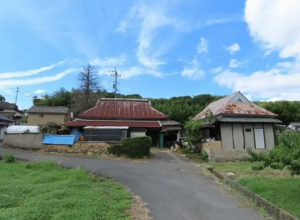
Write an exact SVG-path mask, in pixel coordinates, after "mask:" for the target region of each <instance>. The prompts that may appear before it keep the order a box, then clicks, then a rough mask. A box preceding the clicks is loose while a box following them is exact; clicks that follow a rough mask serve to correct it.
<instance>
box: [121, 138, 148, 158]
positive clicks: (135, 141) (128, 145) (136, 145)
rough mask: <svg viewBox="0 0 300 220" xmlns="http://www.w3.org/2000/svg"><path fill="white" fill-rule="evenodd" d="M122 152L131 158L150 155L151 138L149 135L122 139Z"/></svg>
mask: <svg viewBox="0 0 300 220" xmlns="http://www.w3.org/2000/svg"><path fill="white" fill-rule="evenodd" d="M122 145H123V150H124V154H125V155H126V156H128V157H131V158H142V157H145V156H149V155H150V147H151V145H152V140H151V138H150V137H148V136H146V137H134V138H127V139H124V140H123V141H122Z"/></svg>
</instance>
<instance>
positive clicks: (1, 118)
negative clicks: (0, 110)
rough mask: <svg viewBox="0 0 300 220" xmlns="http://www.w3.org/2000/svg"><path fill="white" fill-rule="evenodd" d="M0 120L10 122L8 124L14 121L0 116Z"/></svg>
mask: <svg viewBox="0 0 300 220" xmlns="http://www.w3.org/2000/svg"><path fill="white" fill-rule="evenodd" d="M0 120H3V121H10V122H12V121H14V120H11V119H10V118H8V117H5V116H4V115H0Z"/></svg>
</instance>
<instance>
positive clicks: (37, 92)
mask: <svg viewBox="0 0 300 220" xmlns="http://www.w3.org/2000/svg"><path fill="white" fill-rule="evenodd" d="M44 92H45V90H36V91H34V92H33V93H34V94H41V93H44Z"/></svg>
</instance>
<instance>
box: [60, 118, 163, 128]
mask: <svg viewBox="0 0 300 220" xmlns="http://www.w3.org/2000/svg"><path fill="white" fill-rule="evenodd" d="M64 126H66V127H85V126H128V127H143V128H159V127H160V124H159V123H158V121H125V120H124V121H122V120H84V119H77V120H74V121H69V122H67V123H65V124H64Z"/></svg>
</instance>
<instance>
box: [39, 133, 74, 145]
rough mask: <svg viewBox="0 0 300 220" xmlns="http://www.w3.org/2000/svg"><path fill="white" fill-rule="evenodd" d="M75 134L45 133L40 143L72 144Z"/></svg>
mask: <svg viewBox="0 0 300 220" xmlns="http://www.w3.org/2000/svg"><path fill="white" fill-rule="evenodd" d="M74 140H75V135H50V134H49V135H45V136H44V139H43V142H42V144H57V145H73V144H74Z"/></svg>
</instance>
